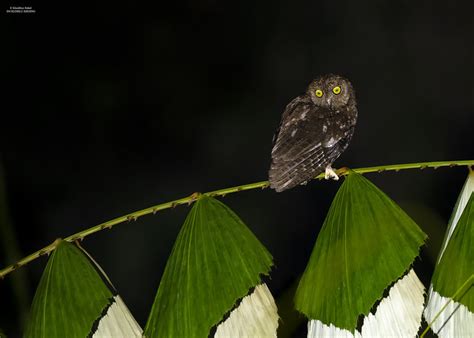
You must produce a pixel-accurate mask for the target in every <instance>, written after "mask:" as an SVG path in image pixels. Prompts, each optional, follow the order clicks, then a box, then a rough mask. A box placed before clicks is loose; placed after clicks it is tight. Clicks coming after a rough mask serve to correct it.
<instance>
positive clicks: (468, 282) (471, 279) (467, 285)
mask: <svg viewBox="0 0 474 338" xmlns="http://www.w3.org/2000/svg"><path fill="white" fill-rule="evenodd" d="M472 284H474V274H472V275H471V277H469V278H468V279H467V280H466V281H465V282H464V283H463V284H462V285H461V286H460V287H459V289H457V291H456V292H455V293H454V295H453V296H452V297H451V298H450V299H449V300H448V301H447V302H446V304H444V305H443V306H442V307H441V309H439V311H438V313H436V316H434V318H433V320H432V321H431V322H430V323H429V324H428V326H427V327H426V329H425V330H424V331H423V333H422V334H421V336H420V338H423V337H424V336H425V335H426V334H427V333H428V331H429V330H430V329H431V326H432V325H433V323H434V322H435V321H436V320H437V319H438V317H439V316H440V315H441V313H443V311H444V310H445V309H446V307H447V306H448V305H449V304H450V303H451V302H453V301H455V300H456V298H457V297H458V296H459V295H461V294H463V293H464V292H465V291H466V290H467V289H468V288H470V287H471V286H472Z"/></svg>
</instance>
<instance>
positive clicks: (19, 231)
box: [0, 0, 474, 337]
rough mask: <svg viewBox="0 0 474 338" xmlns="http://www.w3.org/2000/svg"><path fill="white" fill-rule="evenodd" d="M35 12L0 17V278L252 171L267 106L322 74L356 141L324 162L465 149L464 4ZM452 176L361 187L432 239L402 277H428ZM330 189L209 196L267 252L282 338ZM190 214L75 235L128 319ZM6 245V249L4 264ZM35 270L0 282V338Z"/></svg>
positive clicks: (388, 176) (469, 141)
mask: <svg viewBox="0 0 474 338" xmlns="http://www.w3.org/2000/svg"><path fill="white" fill-rule="evenodd" d="M31 6H33V7H34V8H35V9H36V13H34V14H28V15H27V14H23V15H21V14H17V15H13V14H6V13H2V19H1V23H0V25H1V27H2V29H1V31H2V34H1V35H2V46H3V47H2V50H1V53H0V54H1V55H0V60H1V65H2V67H1V74H2V79H3V81H2V82H3V83H4V87H3V89H2V91H1V92H2V105H1V108H0V118H1V119H0V141H1V143H0V147H1V148H0V156H1V157H0V161H1V162H0V168H1V173H2V175H3V182H2V183H1V185H4V186H5V192H6V197H7V201H6V202H7V204H6V206H8V208H7V210H8V213H9V222H10V224H11V225H12V226H13V230H14V233H13V234H8V233H7V231H5V229H6V225H5V224H3V225H2V224H0V227H3V228H4V230H3V231H2V232H0V236H2V237H3V238H1V239H0V265H1V266H0V268H3V267H5V266H6V265H8V264H11V263H14V262H15V261H16V260H18V259H19V258H21V257H23V256H25V255H27V254H30V253H32V252H33V251H36V250H38V249H40V248H42V247H43V246H45V245H47V244H49V243H51V242H52V241H54V240H55V239H56V238H58V237H63V238H64V237H67V236H69V235H71V234H73V233H75V232H78V231H80V230H83V229H85V228H87V227H91V226H93V225H96V224H99V223H101V222H103V221H106V220H109V219H112V218H115V217H117V216H121V215H124V214H126V213H129V212H132V211H135V210H139V209H142V208H145V207H148V206H151V205H154V204H158V203H162V202H166V201H170V200H173V199H176V198H180V197H185V196H187V195H190V194H192V193H193V192H196V191H199V192H205V191H210V190H215V189H219V188H225V187H230V186H235V185H240V184H245V183H251V182H257V181H261V180H265V179H267V171H268V168H269V164H270V151H271V146H272V137H273V133H274V131H275V129H276V128H277V126H278V123H279V121H280V114H281V112H282V111H283V109H284V107H285V105H286V104H287V103H288V102H289V101H290V100H291V99H292V98H293V97H295V96H297V95H299V94H301V93H302V92H303V91H304V90H305V88H306V86H307V85H308V83H309V82H310V81H311V80H312V78H314V77H315V76H317V75H319V74H324V73H329V72H332V73H336V74H341V75H344V76H346V77H348V78H349V79H350V80H351V81H352V84H353V85H354V88H355V90H356V94H357V100H358V109H359V119H358V124H357V127H356V131H355V134H354V137H353V139H352V142H351V144H350V146H349V148H348V149H347V150H346V152H345V153H344V154H343V155H342V156H341V157H340V158H339V159H338V160H337V161H336V163H335V167H341V166H349V167H352V168H357V167H364V166H373V165H382V164H394V163H408V162H421V161H436V160H440V161H441V160H460V159H472V157H473V151H472V149H473V145H474V142H473V133H472V130H473V125H474V83H473V75H474V43H473V41H474V23H473V17H472V3H471V2H468V1H463V2H457V1H453V2H449V1H444V2H439V3H434V2H430V1H416V2H414V1H406V0H403V1H396V2H363V1H332V2H330V1H325V2H320V1H307V0H306V1H303V0H301V1H282V2H266V1H265V2H254V1H238V2H235V1H234V2H222V1H212V0H204V1H187V2H166V3H164V2H163V3H160V2H156V3H155V4H154V5H152V6H151V7H150V6H141V5H138V4H134V3H118V2H116V3H114V4H113V5H108V4H105V3H101V2H96V3H95V4H94V5H93V6H92V5H91V6H90V7H87V8H86V6H85V5H83V6H84V7H83V8H73V7H72V5H71V4H68V5H65V6H69V7H68V8H66V7H54V6H52V5H51V6H49V5H45V4H40V3H38V4H31ZM466 173H467V172H466V169H465V168H444V169H443V168H440V169H438V170H436V171H435V170H432V169H426V170H424V171H419V170H414V171H405V172H399V173H383V174H368V175H367V176H366V177H367V178H369V179H370V180H371V181H372V182H374V183H375V184H376V185H377V186H378V187H380V188H381V189H382V190H383V191H384V192H385V193H387V194H388V195H389V196H390V197H391V198H393V199H394V200H395V201H396V202H397V203H398V204H399V205H400V206H401V207H402V208H403V209H404V210H405V211H407V213H408V214H409V215H410V216H411V217H412V218H413V219H414V220H415V221H416V222H417V223H418V224H419V225H420V227H421V228H422V229H423V230H424V231H425V232H426V233H427V234H428V235H429V239H428V242H427V245H426V246H425V247H424V248H423V251H422V255H421V258H420V259H418V260H419V262H418V265H419V266H417V267H416V268H417V269H418V272H419V276H420V277H421V279H422V281H423V282H424V284H425V285H428V284H429V280H430V277H431V274H432V270H433V264H434V262H435V260H436V257H437V254H438V250H439V247H440V245H441V241H442V239H443V236H444V231H445V227H446V224H447V221H448V218H449V216H450V213H451V210H452V208H453V206H454V203H455V201H456V198H457V196H458V193H459V192H460V189H461V187H462V184H463V182H464V179H465V177H466ZM1 185H0V186H1ZM339 185H340V183H338V182H333V181H327V182H326V181H312V182H310V183H309V184H308V185H306V186H301V187H297V188H295V189H291V190H289V191H285V192H283V193H275V192H274V191H273V190H269V189H266V190H262V191H260V190H253V191H248V192H240V193H237V194H233V195H228V196H226V197H225V198H223V199H222V201H223V202H224V203H226V204H227V205H228V206H229V207H230V208H231V209H233V210H234V211H235V212H236V213H237V214H238V215H239V216H240V217H241V218H242V219H243V221H244V222H245V223H246V224H247V225H248V227H249V228H250V229H251V230H252V231H253V232H254V233H255V235H256V236H257V237H258V238H259V240H260V241H261V242H262V243H263V244H264V245H265V246H266V247H267V248H268V250H269V251H270V252H271V253H272V255H273V256H274V262H275V267H274V269H273V271H272V273H271V278H270V279H267V282H268V285H269V287H270V289H271V290H272V292H273V294H274V296H275V299H276V301H277V304H278V305H279V312H280V316H281V317H282V321H281V322H280V329H281V331H280V333H281V336H282V337H285V336H286V337H299V336H304V334H305V332H306V331H305V330H306V328H305V325H306V324H305V320H304V318H303V316H300V315H298V314H297V313H296V312H295V311H294V310H292V297H293V293H294V288H295V286H296V283H297V281H298V277H299V276H300V275H301V273H302V272H303V271H304V268H305V266H306V263H307V260H308V258H309V255H310V253H311V250H312V248H313V246H314V242H315V239H316V237H317V234H318V231H319V228H320V226H321V225H322V222H323V221H324V217H325V215H326V213H327V211H328V208H329V205H330V203H331V201H332V198H333V197H334V195H335V193H336V191H337V188H338V187H339ZM188 211H189V207H186V206H180V207H177V208H175V209H172V210H166V211H163V212H160V213H158V214H157V215H155V216H146V217H143V218H140V219H139V220H137V221H136V222H130V223H126V224H121V225H118V226H117V227H115V228H113V229H112V230H110V231H102V232H99V233H98V234H95V235H92V236H90V237H87V238H86V239H85V240H84V241H83V243H82V244H83V246H84V247H85V249H87V250H88V251H89V252H90V253H91V255H92V256H93V257H94V258H95V259H96V261H97V262H98V263H99V264H100V265H101V266H102V268H103V269H104V270H105V271H106V273H107V275H108V276H109V277H110V279H111V280H112V282H113V284H114V285H115V287H116V288H117V289H118V291H119V292H120V294H121V296H122V297H123V299H124V301H125V302H126V303H127V305H128V306H129V308H130V310H131V312H132V313H133V314H134V316H135V318H136V319H137V320H138V322H139V323H140V324H141V325H142V326H144V325H145V322H146V319H147V315H148V312H149V310H150V308H151V305H152V303H153V299H154V296H155V292H156V290H157V288H158V285H159V281H160V278H161V275H162V273H163V270H164V267H165V264H166V260H167V257H168V255H169V254H170V252H171V248H172V246H173V243H174V240H175V239H176V236H177V233H178V231H179V229H180V227H181V225H182V223H183V222H184V219H185V216H186V213H187V212H188ZM15 246H18V249H19V252H18V255H19V256H15V257H13V258H7V257H9V253H8V252H7V251H8V250H6V248H7V247H8V248H10V247H15ZM45 264H46V258H41V259H39V260H36V261H34V262H32V263H30V264H29V265H27V266H26V267H23V268H22V269H20V270H19V271H16V272H13V273H12V274H10V275H8V276H7V277H6V278H5V280H3V281H0V304H1V306H0V328H2V329H3V330H4V331H5V333H7V334H8V335H9V336H11V337H16V336H18V335H20V332H21V329H20V327H21V323H20V321H21V319H20V318H23V320H24V317H22V315H21V314H23V315H24V312H23V311H24V310H25V309H26V310H27V309H28V307H29V304H30V302H31V300H32V298H33V295H34V291H35V288H36V286H37V284H38V281H39V279H40V277H41V273H42V270H43V268H44V267H45ZM15 276H16V277H15ZM14 288H16V289H17V291H14ZM21 300H22V301H21Z"/></svg>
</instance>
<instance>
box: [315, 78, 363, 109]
mask: <svg viewBox="0 0 474 338" xmlns="http://www.w3.org/2000/svg"><path fill="white" fill-rule="evenodd" d="M306 93H307V94H308V95H309V96H310V97H311V100H312V101H313V102H314V104H316V105H317V106H320V107H325V108H332V109H334V108H336V109H337V108H343V107H345V106H346V105H347V103H348V102H349V100H350V99H351V98H352V99H354V98H355V97H354V96H355V94H354V89H353V88H352V85H351V83H350V82H349V80H347V79H346V78H344V77H342V76H339V75H334V74H328V75H322V76H320V77H318V78H316V79H314V80H313V81H312V82H311V83H310V84H309V86H308V89H307V91H306Z"/></svg>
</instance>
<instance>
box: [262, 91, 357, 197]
mask: <svg viewBox="0 0 474 338" xmlns="http://www.w3.org/2000/svg"><path fill="white" fill-rule="evenodd" d="M294 101H295V102H294ZM288 107H290V108H291V110H289V111H288V110H285V112H284V114H283V117H282V121H281V123H280V128H279V130H278V132H277V135H276V138H275V140H274V145H273V149H272V164H271V167H270V172H269V180H270V185H271V187H272V188H275V189H276V190H277V191H282V190H285V189H289V188H291V187H294V186H296V185H298V184H301V183H304V182H306V181H308V180H309V179H311V178H313V177H315V176H317V175H318V174H320V173H321V172H323V171H324V169H325V168H326V166H328V165H330V164H331V163H332V162H333V161H334V160H335V159H336V158H337V157H338V156H339V155H340V154H341V153H342V151H343V150H344V149H345V148H346V147H347V144H348V142H349V140H350V137H351V136H352V132H353V126H349V125H346V124H343V123H342V122H344V121H341V118H343V114H333V113H332V112H331V111H329V110H327V109H324V108H321V107H317V106H315V105H314V104H312V103H311V102H310V101H308V100H305V99H301V98H296V99H295V100H293V101H292V102H290V104H289V105H288V106H287V109H288ZM341 125H342V126H343V128H341Z"/></svg>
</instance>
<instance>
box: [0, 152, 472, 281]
mask: <svg viewBox="0 0 474 338" xmlns="http://www.w3.org/2000/svg"><path fill="white" fill-rule="evenodd" d="M455 166H468V167H471V166H474V160H466V161H441V162H420V163H407V164H392V165H383V166H377V167H366V168H358V169H352V170H353V171H355V172H357V173H359V174H366V173H373V172H385V171H400V170H406V169H425V168H434V169H437V168H440V167H455ZM336 173H337V174H338V175H339V176H345V175H347V174H348V173H349V169H348V168H345V167H344V168H340V169H338V170H336ZM323 178H324V173H322V174H320V175H318V176H316V177H315V179H323ZM268 186H269V183H268V181H261V182H256V183H250V184H244V185H239V186H236V187H231V188H226V189H220V190H214V191H210V192H206V193H203V194H202V195H206V196H211V197H215V196H225V195H227V194H232V193H235V192H240V191H244V190H252V189H265V188H267V187H268ZM200 195H201V194H199V193H194V194H192V195H190V196H188V197H184V198H180V199H177V200H174V201H171V202H166V203H163V204H158V205H155V206H152V207H149V208H146V209H143V210H139V211H135V212H132V213H130V214H127V215H125V216H121V217H117V218H114V219H113V220H110V221H107V222H105V223H101V224H99V225H96V226H93V227H92V228H89V229H86V230H83V231H80V232H78V233H76V234H74V235H71V236H69V237H66V238H65V239H64V240H65V241H68V242H73V241H77V240H80V241H82V240H83V239H84V237H87V236H89V235H91V234H93V233H96V232H98V231H101V230H104V229H111V228H112V227H113V226H114V225H117V224H120V223H125V222H129V221H135V220H136V219H137V218H139V217H142V216H145V215H149V214H155V213H156V212H158V211H161V210H164V209H170V208H174V207H176V206H178V205H182V204H188V205H189V204H191V203H193V202H195V201H196V200H197V199H198V198H199V196H200ZM57 243H58V242H57V241H55V242H53V243H51V244H50V245H48V246H46V247H44V248H43V249H41V250H38V251H36V252H34V253H32V254H31V255H29V256H26V257H24V258H22V259H21V260H19V261H18V262H17V263H15V264H12V265H10V266H7V267H6V268H4V269H2V270H0V279H2V278H3V277H4V276H5V275H7V274H9V273H10V272H12V271H14V270H16V269H18V268H20V267H22V266H24V265H26V264H28V263H29V262H31V261H33V260H35V259H37V258H39V257H41V256H44V255H49V253H50V252H52V251H53V250H54V249H55V248H56V246H57Z"/></svg>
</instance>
